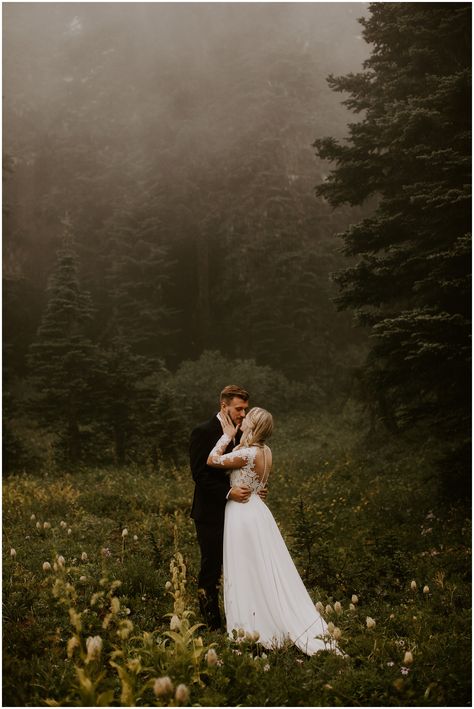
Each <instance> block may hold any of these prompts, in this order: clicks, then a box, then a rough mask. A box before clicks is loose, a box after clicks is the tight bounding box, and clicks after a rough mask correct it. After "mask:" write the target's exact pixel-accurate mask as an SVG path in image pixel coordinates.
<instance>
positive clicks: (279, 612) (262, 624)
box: [207, 407, 340, 655]
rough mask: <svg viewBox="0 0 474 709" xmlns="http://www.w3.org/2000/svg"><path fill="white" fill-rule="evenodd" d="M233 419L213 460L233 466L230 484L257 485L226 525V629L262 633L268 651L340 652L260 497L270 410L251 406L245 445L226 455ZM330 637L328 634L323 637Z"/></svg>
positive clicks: (267, 463)
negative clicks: (291, 645) (286, 648)
mask: <svg viewBox="0 0 474 709" xmlns="http://www.w3.org/2000/svg"><path fill="white" fill-rule="evenodd" d="M238 428H239V427H238V426H237V427H236V426H235V425H234V424H233V423H232V420H231V418H230V416H225V415H224V416H223V431H224V433H223V435H222V436H221V437H220V439H219V440H218V441H217V443H216V445H215V446H214V448H213V449H212V451H211V452H210V454H209V458H208V460H207V464H208V465H210V466H211V467H214V468H227V469H229V470H230V479H231V484H232V485H233V486H234V485H240V486H244V485H246V486H247V487H249V488H250V490H251V494H250V497H249V499H248V502H246V503H245V504H242V503H238V502H233V501H232V500H230V501H228V502H227V504H226V508H225V525H224V607H225V614H226V619H227V632H228V633H229V635H231V634H232V631H233V630H234V629H240V628H242V629H243V630H245V631H246V632H249V633H252V632H255V631H258V633H259V638H260V642H261V643H262V645H263V646H264V647H265V648H268V649H271V648H275V647H281V646H282V645H283V644H284V643H285V642H288V640H290V641H291V642H292V643H294V644H295V645H296V646H297V647H299V648H300V650H302V651H303V652H305V653H306V654H307V655H313V654H314V653H316V652H318V651H320V650H328V649H331V648H332V649H336V651H337V652H340V651H339V649H338V648H337V646H336V645H335V643H334V642H333V641H332V642H331V641H330V640H329V635H328V626H327V624H326V622H325V621H324V619H323V618H322V617H321V616H320V615H319V613H318V611H317V610H316V608H315V606H314V604H313V602H312V600H311V598H310V596H309V594H308V592H307V590H306V588H305V586H304V584H303V582H302V580H301V578H300V576H299V574H298V571H297V570H296V567H295V565H294V563H293V560H292V559H291V556H290V554H289V552H288V549H287V548H286V545H285V542H284V541H283V537H282V536H281V533H280V530H279V529H278V526H277V524H276V522H275V519H274V517H273V515H272V513H271V512H270V510H269V509H268V507H267V506H266V504H265V502H263V500H262V499H261V498H260V497H259V496H258V494H257V493H258V491H259V490H260V489H262V488H263V487H264V486H265V485H266V483H267V481H268V477H269V475H270V471H271V467H272V452H271V450H270V448H269V447H268V446H267V445H266V444H265V441H266V439H267V438H268V437H269V436H270V435H271V433H272V429H273V419H272V416H271V414H270V413H269V412H268V411H265V409H261V408H259V407H254V408H252V409H250V411H249V412H248V414H247V415H246V417H245V418H244V420H243V422H242V439H241V442H240V444H239V445H238V446H236V448H234V450H233V451H232V452H231V453H227V454H225V455H223V453H224V451H225V449H226V448H227V446H228V444H229V442H230V441H231V440H232V439H233V438H234V437H235V435H236V433H237V431H238ZM323 636H325V637H323Z"/></svg>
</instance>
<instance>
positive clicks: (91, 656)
mask: <svg viewBox="0 0 474 709" xmlns="http://www.w3.org/2000/svg"><path fill="white" fill-rule="evenodd" d="M86 648H87V658H86V662H92V661H93V660H98V659H99V657H100V653H101V650H102V638H101V637H100V635H94V637H91V636H89V637H88V638H87V640H86Z"/></svg>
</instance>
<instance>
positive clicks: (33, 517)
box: [30, 513, 36, 522]
mask: <svg viewBox="0 0 474 709" xmlns="http://www.w3.org/2000/svg"><path fill="white" fill-rule="evenodd" d="M30 519H31V521H32V522H34V521H35V519H36V515H35V514H34V513H33V514H32V515H31V517H30Z"/></svg>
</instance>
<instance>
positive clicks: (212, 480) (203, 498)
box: [189, 384, 250, 630]
mask: <svg viewBox="0 0 474 709" xmlns="http://www.w3.org/2000/svg"><path fill="white" fill-rule="evenodd" d="M248 400H249V395H248V392H246V391H245V389H242V388H241V387H238V386H235V385H234V384H231V385H229V386H226V387H225V389H223V390H222V392H221V396H220V411H219V413H217V414H215V415H214V416H213V417H212V418H211V419H209V421H205V422H204V423H201V424H199V426H196V428H195V429H194V430H193V431H192V433H191V441H190V446H189V457H190V462H191V471H192V474H193V480H194V482H195V485H196V487H195V490H194V499H193V506H192V509H191V517H192V518H193V519H194V523H195V525H196V534H197V539H198V543H199V547H200V550H201V569H200V571H199V578H198V586H199V590H198V593H199V607H200V609H201V613H202V615H203V617H204V620H205V621H206V623H207V625H208V626H209V628H210V629H211V630H217V629H219V628H220V627H221V617H220V613H219V601H218V597H219V582H220V576H221V571H222V556H223V545H224V513H225V506H226V502H227V500H235V501H236V502H247V500H248V499H249V496H250V489H249V488H246V487H232V488H231V487H230V483H229V476H228V475H227V474H226V471H225V470H218V469H216V468H211V467H209V466H208V465H207V458H208V456H209V453H210V452H211V450H212V449H213V448H214V446H215V444H216V443H217V441H218V440H219V438H220V437H221V436H222V424H221V415H222V414H228V415H230V417H231V419H232V421H233V423H234V424H235V425H236V426H239V428H240V425H241V423H242V421H243V420H244V418H245V414H246V412H247V410H248V406H249V404H248ZM240 435H241V434H240V430H239V431H238V433H237V435H236V438H235V440H234V441H233V442H231V443H230V444H229V446H228V447H227V449H226V451H225V452H226V453H230V451H231V450H232V449H233V448H234V446H235V445H237V443H238V442H239V440H240Z"/></svg>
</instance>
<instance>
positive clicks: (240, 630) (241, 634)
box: [237, 628, 245, 638]
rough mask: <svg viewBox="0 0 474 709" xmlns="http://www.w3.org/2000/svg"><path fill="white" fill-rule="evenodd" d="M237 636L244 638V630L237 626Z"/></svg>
mask: <svg viewBox="0 0 474 709" xmlns="http://www.w3.org/2000/svg"><path fill="white" fill-rule="evenodd" d="M237 637H238V638H245V630H244V629H243V628H239V629H238V630H237Z"/></svg>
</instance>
